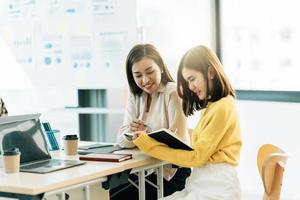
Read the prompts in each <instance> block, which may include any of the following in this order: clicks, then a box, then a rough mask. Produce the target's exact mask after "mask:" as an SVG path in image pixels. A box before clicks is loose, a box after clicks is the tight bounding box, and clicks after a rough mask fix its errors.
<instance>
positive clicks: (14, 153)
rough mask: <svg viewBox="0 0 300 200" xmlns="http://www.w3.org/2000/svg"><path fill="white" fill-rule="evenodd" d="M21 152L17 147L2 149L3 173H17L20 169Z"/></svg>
mask: <svg viewBox="0 0 300 200" xmlns="http://www.w3.org/2000/svg"><path fill="white" fill-rule="evenodd" d="M20 156H21V153H20V151H19V149H18V148H12V149H8V150H4V152H3V165H4V171H5V173H9V174H12V173H18V172H19V170H20Z"/></svg>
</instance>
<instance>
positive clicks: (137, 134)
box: [132, 131, 146, 140]
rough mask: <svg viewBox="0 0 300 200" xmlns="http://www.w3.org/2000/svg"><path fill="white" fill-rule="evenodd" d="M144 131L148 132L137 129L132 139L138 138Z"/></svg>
mask: <svg viewBox="0 0 300 200" xmlns="http://www.w3.org/2000/svg"><path fill="white" fill-rule="evenodd" d="M142 133H146V132H145V131H136V132H134V133H133V136H132V140H135V139H137V138H138V137H139V136H140V135H141V134H142Z"/></svg>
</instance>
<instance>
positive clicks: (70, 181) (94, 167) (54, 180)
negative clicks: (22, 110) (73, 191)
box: [0, 150, 161, 195]
mask: <svg viewBox="0 0 300 200" xmlns="http://www.w3.org/2000/svg"><path fill="white" fill-rule="evenodd" d="M128 151H129V152H130V153H132V154H133V159H131V160H127V161H124V162H120V163H112V162H87V163H86V164H84V165H81V166H76V167H72V168H68V169H64V170H59V171H55V172H51V173H48V174H34V173H25V172H20V173H18V174H5V173H4V171H3V168H0V191H1V192H9V193H21V194H28V195H37V194H41V193H45V192H49V191H52V190H56V189H60V188H64V187H68V186H71V185H76V184H80V183H83V182H87V181H91V180H95V179H99V178H101V177H105V176H108V175H111V174H114V173H118V172H122V171H124V170H127V169H132V168H138V167H142V166H146V165H151V164H156V163H160V162H161V161H159V160H157V159H155V158H151V157H149V156H147V155H145V154H143V153H141V152H140V151H138V150H128ZM128 151H127V152H128ZM63 153H64V152H56V153H54V154H53V157H54V158H63V159H64V158H65V159H75V160H76V159H77V160H78V156H65V155H64V154H63Z"/></svg>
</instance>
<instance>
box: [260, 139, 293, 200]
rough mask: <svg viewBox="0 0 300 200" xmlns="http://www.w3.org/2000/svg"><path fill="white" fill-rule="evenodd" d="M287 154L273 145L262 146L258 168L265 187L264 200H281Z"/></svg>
mask: <svg viewBox="0 0 300 200" xmlns="http://www.w3.org/2000/svg"><path fill="white" fill-rule="evenodd" d="M287 158H288V156H287V154H286V153H285V152H284V151H283V150H281V149H280V148H278V147H276V146H274V145H272V144H264V145H262V146H261V147H260V148H259V150H258V153H257V167H258V170H259V174H260V176H261V179H262V182H263V185H264V196H263V200H279V199H280V191H281V186H282V179H283V172H284V169H285V165H286V162H287Z"/></svg>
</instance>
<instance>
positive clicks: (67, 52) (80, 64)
mask: <svg viewBox="0 0 300 200" xmlns="http://www.w3.org/2000/svg"><path fill="white" fill-rule="evenodd" d="M0 27H1V28H0V36H1V37H2V38H3V39H4V40H5V41H6V42H7V43H8V45H9V46H10V47H11V49H12V51H13V54H14V56H15V58H16V60H17V62H19V63H20V64H21V65H22V66H23V67H24V71H25V72H26V74H27V75H28V76H29V78H30V80H31V81H32V82H33V84H34V85H35V86H37V87H76V88H85V89H90V88H109V87H112V88H119V87H124V83H125V82H126V81H125V80H126V73H125V59H126V55H127V53H128V52H129V50H130V49H131V47H132V46H133V45H134V44H135V43H136V42H137V38H138V34H137V17H136V0H91V1H82V0H66V1H62V0H49V1H25V0H2V1H1V2H0ZM7 67H9V66H7Z"/></svg>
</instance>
